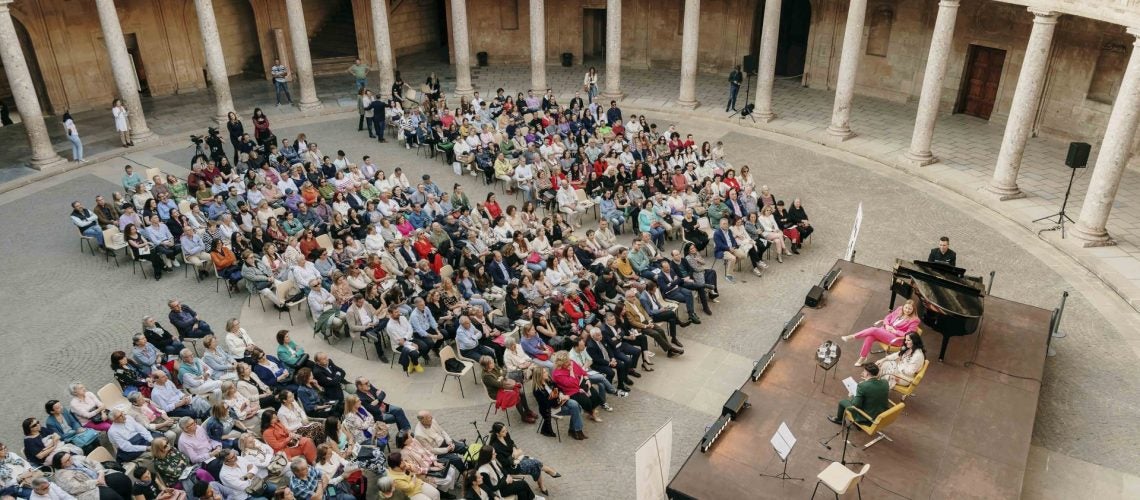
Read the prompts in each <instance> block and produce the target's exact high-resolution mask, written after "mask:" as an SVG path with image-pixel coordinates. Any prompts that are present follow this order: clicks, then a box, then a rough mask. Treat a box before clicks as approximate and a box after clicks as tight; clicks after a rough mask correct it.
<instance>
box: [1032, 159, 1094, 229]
mask: <svg viewBox="0 0 1140 500" xmlns="http://www.w3.org/2000/svg"><path fill="white" fill-rule="evenodd" d="M1090 152H1092V146H1091V145H1090V144H1089V143H1087V142H1070V143H1069V153H1068V154H1067V155H1066V156H1065V166H1067V167H1069V169H1071V170H1072V172H1071V173H1070V174H1069V187H1067V188H1065V198H1064V199H1063V200H1062V201H1061V211H1060V212H1057V213H1055V214H1051V215H1046V216H1045V217H1041V218H1039V219H1036V220H1034V221H1033V222H1040V221H1043V220H1053V218H1054V217H1056V218H1057V221H1056V224H1057V225H1055V226H1053V227H1051V228H1048V229H1042V230H1040V231H1037V234H1038V235H1040V234H1041V233H1044V232H1046V231H1056V230H1058V229H1060V230H1061V239H1065V221H1068V222H1073V219H1071V218H1069V216H1068V215H1067V214H1066V213H1065V206H1066V205H1068V204H1069V193H1071V192H1072V191H1073V179H1075V178H1076V176H1077V169H1078V168H1085V167H1086V166H1088V163H1089V153H1090Z"/></svg>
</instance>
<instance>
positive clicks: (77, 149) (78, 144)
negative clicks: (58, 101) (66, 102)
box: [63, 111, 87, 163]
mask: <svg viewBox="0 0 1140 500" xmlns="http://www.w3.org/2000/svg"><path fill="white" fill-rule="evenodd" d="M63 131H64V132H67V140H69V141H71V161H77V162H80V163H87V160H85V159H83V140H82V139H80V138H79V130H78V129H76V128H75V121H74V120H72V119H71V112H69V111H64V112H63Z"/></svg>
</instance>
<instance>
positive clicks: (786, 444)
mask: <svg viewBox="0 0 1140 500" xmlns="http://www.w3.org/2000/svg"><path fill="white" fill-rule="evenodd" d="M771 443H772V448H774V449H775V450H776V455H777V456H779V457H780V461H781V462H784V470H783V471H781V472H780V473H779V474H764V473H761V474H760V475H761V476H764V477H774V478H776V479H779V480H781V481H783V480H785V479H791V480H793V481H803V480H804V478H802V477H792V476H789V475H788V455H791V454H792V448H794V447H795V446H796V437H795V436H794V435H792V430H791V429H789V428H788V424H787V422H780V427H779V428H778V429H776V433H775V434H773V435H772V439H771Z"/></svg>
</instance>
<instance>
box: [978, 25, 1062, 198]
mask: <svg viewBox="0 0 1140 500" xmlns="http://www.w3.org/2000/svg"><path fill="white" fill-rule="evenodd" d="M1029 11H1030V12H1032V13H1033V31H1031V32H1030V33H1029V45H1028V46H1026V47H1025V59H1024V60H1023V61H1021V74H1019V75H1018V77H1017V87H1016V88H1015V89H1014V91H1013V102H1012V103H1011V104H1010V109H1009V118H1008V120H1007V121H1006V123H1005V135H1004V136H1002V140H1001V150H1000V151H998V158H997V164H996V165H995V166H994V177H993V179H990V184H989V185H988V186H986V190H987V191H989V192H990V193H993V194H994V195H996V196H997V197H998V199H999V200H1011V199H1014V198H1023V197H1025V194H1024V193H1022V192H1021V190H1020V189H1018V188H1017V171H1018V170H1019V169H1020V168H1021V156H1022V155H1023V154H1024V153H1025V143H1026V142H1028V141H1029V134H1030V133H1031V132H1032V129H1033V120H1034V119H1036V117H1037V106H1038V104H1040V101H1041V89H1043V88H1044V86H1045V69H1046V65H1047V63H1048V62H1049V50H1050V47H1051V46H1052V45H1053V31H1054V28H1056V27H1057V13H1056V12H1051V11H1038V10H1033V9H1030V10H1029Z"/></svg>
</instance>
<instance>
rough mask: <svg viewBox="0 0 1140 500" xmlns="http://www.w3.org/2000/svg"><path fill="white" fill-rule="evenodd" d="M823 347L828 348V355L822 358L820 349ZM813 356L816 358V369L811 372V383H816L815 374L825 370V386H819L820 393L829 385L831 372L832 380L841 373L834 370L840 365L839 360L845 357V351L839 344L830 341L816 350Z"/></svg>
mask: <svg viewBox="0 0 1140 500" xmlns="http://www.w3.org/2000/svg"><path fill="white" fill-rule="evenodd" d="M823 347H826V348H827V350H826V351H825V352H826V355H822V356H821V355H820V349H821V348H823ZM813 355H814V356H815V369H814V370H812V372H811V383H813V384H814V383H815V374H816V373H817V372H818V371H819V370H820V369H823V384H820V386H819V390H820V392H823V386H824V385H827V372H831V378H836V376H837V374H838V373H839V372H838V371H832V370H834V369H835V367H836V365H838V364H839V358H840V357H841V356H842V355H843V349H842V348H840V347H839V344H836V343H834V342H832V341H830V340H829V341H827V342H824V343H823V344H820V347H818V348H816V350H815V351H814V352H813Z"/></svg>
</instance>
